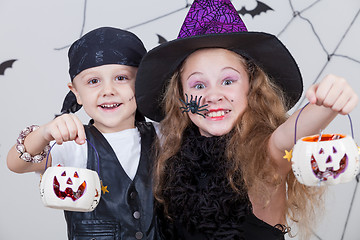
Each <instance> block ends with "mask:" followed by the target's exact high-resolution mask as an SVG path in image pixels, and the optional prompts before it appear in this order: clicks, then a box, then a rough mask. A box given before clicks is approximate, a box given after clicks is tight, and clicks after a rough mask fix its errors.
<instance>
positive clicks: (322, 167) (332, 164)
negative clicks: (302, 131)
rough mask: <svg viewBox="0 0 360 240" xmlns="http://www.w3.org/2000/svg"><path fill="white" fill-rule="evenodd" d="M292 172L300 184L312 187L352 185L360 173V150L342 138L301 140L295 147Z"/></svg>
mask: <svg viewBox="0 0 360 240" xmlns="http://www.w3.org/2000/svg"><path fill="white" fill-rule="evenodd" d="M291 160H292V169H293V172H294V174H295V177H296V178H297V179H298V181H299V182H301V183H302V184H305V185H308V186H318V185H333V184H338V183H345V182H349V181H351V180H352V179H354V178H355V177H356V175H357V173H358V172H359V149H358V147H357V146H356V144H355V142H354V140H353V139H352V138H351V137H349V136H345V135H341V134H323V135H322V136H321V140H320V141H319V135H314V136H309V137H304V138H301V139H299V140H298V141H297V143H296V145H295V146H294V149H293V153H292V159H291Z"/></svg>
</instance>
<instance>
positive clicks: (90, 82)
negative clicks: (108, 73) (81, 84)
mask: <svg viewBox="0 0 360 240" xmlns="http://www.w3.org/2000/svg"><path fill="white" fill-rule="evenodd" d="M98 82H99V79H97V78H93V79H91V80H89V81H88V83H89V84H96V83H98Z"/></svg>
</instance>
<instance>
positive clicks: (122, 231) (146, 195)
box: [65, 122, 158, 240]
mask: <svg viewBox="0 0 360 240" xmlns="http://www.w3.org/2000/svg"><path fill="white" fill-rule="evenodd" d="M136 125H137V127H138V129H139V131H140V135H141V156H140V162H139V166H138V169H137V172H136V175H135V177H134V180H131V179H130V178H129V177H128V176H127V174H126V173H125V171H124V169H123V168H122V166H121V164H120V163H119V161H118V159H117V157H116V155H115V153H114V151H113V149H112V148H111V146H110V145H109V143H108V142H107V141H106V139H105V138H104V136H103V135H102V134H101V133H100V132H99V131H98V130H97V129H96V128H95V127H94V126H92V125H87V126H85V132H86V137H87V139H88V141H90V142H91V143H92V144H93V145H94V146H95V148H96V150H97V152H98V154H99V157H100V173H99V177H100V179H101V180H102V182H103V185H104V186H107V190H108V191H109V192H106V193H105V194H103V192H102V195H101V199H100V202H99V205H98V206H97V207H96V208H95V210H94V211H92V212H71V211H65V218H66V221H67V226H68V237H69V239H71V240H83V239H87V240H88V239H97V240H108V239H111V240H118V239H158V237H157V230H156V227H155V225H156V224H155V215H154V207H153V203H154V198H153V194H152V175H151V169H152V166H153V158H152V157H151V150H152V148H151V147H152V143H153V140H154V138H155V136H156V133H155V130H154V127H153V125H152V124H151V123H146V122H139V123H136ZM87 168H88V169H92V170H95V171H97V169H98V163H97V158H96V155H95V151H94V149H93V148H92V147H91V146H90V145H89V143H88V161H87Z"/></svg>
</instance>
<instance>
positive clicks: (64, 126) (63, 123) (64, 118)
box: [42, 114, 85, 144]
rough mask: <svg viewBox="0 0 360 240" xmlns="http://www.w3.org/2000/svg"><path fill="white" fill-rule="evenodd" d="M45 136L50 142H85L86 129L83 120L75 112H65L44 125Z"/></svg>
mask: <svg viewBox="0 0 360 240" xmlns="http://www.w3.org/2000/svg"><path fill="white" fill-rule="evenodd" d="M42 131H43V136H44V138H45V139H46V140H48V141H49V142H50V141H52V140H55V141H56V143H57V144H62V143H63V142H67V141H73V140H75V142H76V143H77V144H84V143H85V129H84V126H83V124H82V123H81V121H80V120H79V118H78V117H77V116H75V115H74V114H63V115H61V116H59V117H57V118H55V119H54V120H52V121H51V122H49V123H48V124H46V125H44V126H42Z"/></svg>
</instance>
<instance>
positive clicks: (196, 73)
mask: <svg viewBox="0 0 360 240" xmlns="http://www.w3.org/2000/svg"><path fill="white" fill-rule="evenodd" d="M198 74H200V75H203V73H202V72H193V73H191V74H190V75H189V76H188V77H187V79H186V80H188V79H189V78H190V77H191V76H193V75H198Z"/></svg>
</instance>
